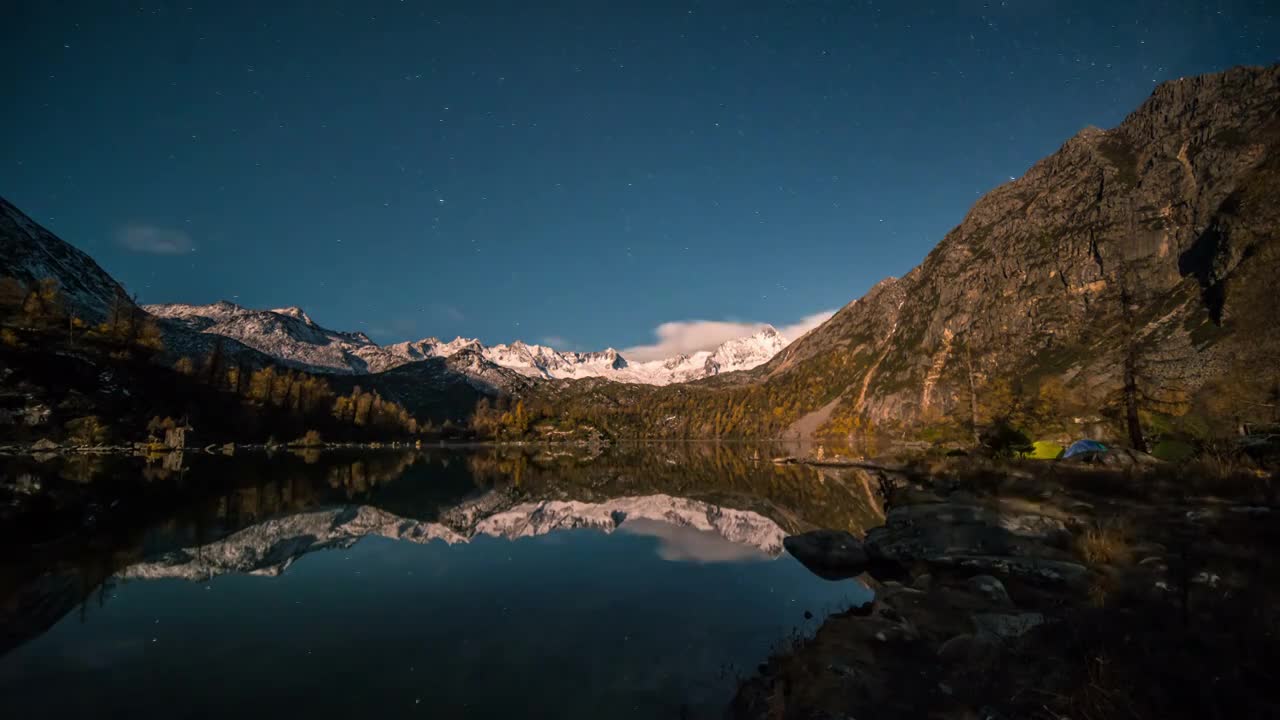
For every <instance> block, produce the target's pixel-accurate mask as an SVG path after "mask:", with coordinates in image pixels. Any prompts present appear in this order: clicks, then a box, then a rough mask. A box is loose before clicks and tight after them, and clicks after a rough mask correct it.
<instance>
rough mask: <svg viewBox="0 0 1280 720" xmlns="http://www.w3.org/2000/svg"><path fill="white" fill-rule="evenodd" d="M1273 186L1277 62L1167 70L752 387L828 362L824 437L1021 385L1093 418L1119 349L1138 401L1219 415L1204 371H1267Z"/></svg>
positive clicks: (1222, 374)
mask: <svg viewBox="0 0 1280 720" xmlns="http://www.w3.org/2000/svg"><path fill="white" fill-rule="evenodd" d="M1278 190H1280V67H1276V66H1273V67H1270V68H1265V69H1264V68H1236V69H1233V70H1230V71H1227V72H1224V73H1220V74H1215V75H1206V76H1201V77H1193V78H1183V79H1180V80H1175V81H1172V82H1168V83H1165V84H1163V85H1161V86H1159V87H1158V88H1157V89H1156V90H1155V92H1154V93H1153V94H1152V96H1151V98H1150V99H1149V100H1147V101H1146V102H1145V103H1143V105H1142V106H1141V107H1140V108H1138V109H1137V110H1136V111H1135V112H1133V113H1132V114H1131V115H1130V116H1129V117H1128V118H1126V119H1125V120H1124V122H1122V123H1121V124H1120V126H1118V127H1116V128H1113V129H1111V130H1100V129H1098V128H1092V127H1091V128H1086V129H1084V130H1082V131H1080V132H1079V133H1078V134H1077V135H1076V136H1075V137H1073V138H1071V139H1070V140H1068V141H1067V142H1066V143H1065V144H1064V145H1063V146H1062V147H1061V148H1060V149H1059V150H1058V151H1057V152H1055V153H1054V154H1053V155H1051V156H1049V157H1048V158H1045V159H1044V160H1042V161H1040V162H1038V163H1036V164H1035V165H1034V166H1033V167H1032V168H1031V169H1030V170H1028V171H1027V173H1026V174H1025V175H1023V176H1022V177H1021V178H1019V179H1017V180H1015V181H1013V182H1010V183H1007V184H1005V185H1002V186H1000V187H998V188H996V189H995V190H993V191H991V192H990V193H988V194H987V195H986V196H984V197H983V198H982V199H981V200H979V201H978V202H977V203H976V204H975V205H974V207H973V208H972V209H971V210H970V212H969V214H968V215H967V216H966V217H965V218H964V220H963V221H962V222H961V223H960V225H959V226H957V227H956V228H955V229H953V230H952V231H951V232H949V233H948V234H947V235H946V237H944V238H943V239H942V241H941V242H940V243H939V244H938V246H937V247H936V248H935V249H934V250H933V251H932V252H931V253H929V255H928V257H926V258H925V260H924V262H923V263H921V264H920V265H919V266H918V267H916V268H915V269H913V270H912V271H911V272H910V273H908V274H907V275H906V276H905V277H903V278H900V279H889V280H886V281H884V282H883V283H881V284H880V285H879V286H877V287H876V288H874V289H873V290H872V291H871V292H869V293H868V294H867V295H866V296H865V297H864V298H862V299H861V300H858V301H855V302H853V303H850V304H849V305H848V306H846V307H845V308H843V309H842V310H841V311H840V312H839V313H837V314H836V316H835V317H833V318H832V319H831V321H829V322H828V323H826V324H825V325H823V326H822V327H820V328H818V329H817V330H816V331H814V332H813V333H810V334H809V335H808V336H806V337H805V338H804V339H803V340H801V341H800V342H797V343H795V344H794V345H792V346H791V347H788V348H787V349H786V350H784V351H783V352H782V353H780V354H779V356H778V357H776V358H774V359H773V361H772V362H771V363H769V364H768V365H767V366H765V367H764V368H763V369H762V371H761V377H762V380H763V381H764V382H766V383H768V382H772V381H774V380H775V379H777V378H781V377H783V376H785V375H787V374H788V373H795V372H800V373H803V372H805V369H806V367H807V366H809V365H811V364H812V363H813V362H814V361H815V360H820V359H821V358H822V357H823V356H824V355H830V354H833V353H834V354H836V355H838V356H839V357H840V358H841V359H842V360H843V361H844V366H845V372H844V373H843V376H844V377H843V379H842V381H841V382H839V383H837V384H833V385H832V386H831V387H830V390H829V393H828V394H827V397H826V398H823V399H824V400H825V401H827V402H835V403H836V406H835V407H834V408H833V409H831V416H830V419H829V420H828V421H827V422H826V424H825V427H822V428H821V429H825V430H827V431H829V432H831V431H834V432H836V433H840V432H843V431H845V430H846V429H847V428H848V427H849V424H850V423H849V422H848V420H849V419H851V418H856V417H857V418H865V419H866V420H869V421H871V422H873V423H877V424H900V423H912V422H914V423H917V424H928V423H933V422H938V421H941V420H942V419H944V418H946V417H949V416H950V417H955V416H967V415H968V414H969V413H970V412H971V409H972V408H971V406H970V404H969V403H968V402H967V399H968V397H969V396H971V395H976V396H977V397H976V398H975V400H976V403H975V404H976V405H978V406H979V410H978V412H979V413H980V414H983V415H986V416H988V417H989V416H991V415H994V414H996V413H998V412H1000V410H1001V408H998V407H993V406H992V405H994V404H997V403H1000V402H1007V396H1008V395H1009V394H1010V393H1013V394H1014V395H1015V396H1016V395H1017V394H1019V393H1020V394H1021V395H1022V396H1023V397H1024V398H1025V397H1027V396H1028V395H1031V396H1034V395H1035V394H1036V393H1037V392H1038V393H1039V394H1041V395H1044V397H1042V398H1039V399H1042V400H1043V401H1044V404H1046V405H1049V406H1050V412H1062V411H1063V410H1066V409H1068V408H1069V409H1071V410H1074V411H1075V412H1079V413H1086V414H1087V413H1097V412H1098V411H1099V410H1102V411H1104V414H1105V410H1106V408H1107V407H1108V406H1113V405H1114V404H1115V403H1116V402H1118V399H1117V395H1118V394H1119V393H1120V392H1121V390H1122V387H1121V386H1122V385H1123V383H1124V380H1125V378H1124V374H1125V373H1124V368H1125V366H1126V361H1127V359H1131V360H1132V363H1131V364H1132V366H1133V369H1134V372H1133V376H1134V380H1135V381H1136V383H1138V384H1140V385H1141V387H1140V388H1139V393H1140V395H1141V400H1142V402H1143V404H1144V406H1143V412H1144V413H1146V412H1151V413H1163V414H1167V415H1175V416H1176V415H1183V414H1186V413H1188V412H1193V413H1194V412H1199V413H1203V414H1214V412H1222V411H1223V410H1224V408H1217V407H1212V403H1213V398H1206V397H1204V396H1203V395H1205V394H1209V395H1212V394H1216V393H1217V391H1216V390H1215V388H1216V387H1218V385H1219V384H1221V383H1222V382H1229V383H1239V382H1249V381H1250V380H1251V379H1252V380H1257V381H1264V382H1274V381H1275V379H1276V378H1275V367H1276V365H1275V360H1274V358H1275V357H1276V355H1275V351H1276V349H1277V342H1278V341H1280V325H1277V324H1276V323H1275V321H1274V318H1275V317H1276V311H1277V310H1280V306H1278V304H1277V298H1278V297H1280V293H1276V292H1275V290H1274V287H1275V286H1274V284H1273V283H1274V277H1275V271H1276V270H1277V269H1280V263H1278V254H1280V253H1278V250H1277V232H1280V222H1278V220H1280V207H1278V204H1277V202H1276V197H1278V195H1277V191H1278ZM1268 367H1270V368H1271V372H1270V373H1269V375H1270V376H1269V377H1263V376H1262V373H1261V372H1260V371H1263V370H1264V369H1266V368H1268ZM1050 381H1052V382H1050ZM1053 388H1056V389H1053ZM1050 389H1053V390H1052V392H1049V391H1050ZM1254 391H1255V392H1257V393H1258V394H1259V395H1262V394H1263V392H1262V389H1261V388H1255V389H1254ZM1050 395H1052V397H1050ZM1059 395H1063V396H1065V397H1060V396H1059ZM1219 399H1221V398H1219ZM983 405H986V407H981V406H983ZM812 409H813V410H816V408H812ZM842 419H843V420H844V421H845V422H843V423H841V422H840V421H841V420H842Z"/></svg>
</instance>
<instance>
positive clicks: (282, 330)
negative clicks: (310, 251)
mask: <svg viewBox="0 0 1280 720" xmlns="http://www.w3.org/2000/svg"><path fill="white" fill-rule="evenodd" d="M145 309H146V310H147V312H150V313H151V314H153V315H155V316H157V317H161V318H165V319H166V320H169V321H171V322H174V323H178V324H181V325H182V326H183V327H186V328H187V329H189V330H192V331H195V332H201V333H207V334H211V335H221V336H223V337H228V338H233V339H235V340H238V341H240V342H242V343H244V344H245V345H248V346H250V347H252V348H255V349H257V350H259V351H261V352H263V353H266V354H267V355H270V356H272V357H274V358H277V359H278V360H281V361H283V362H285V363H288V364H292V365H294V366H297V367H300V368H303V369H306V370H311V371H315V372H327V373H342V374H355V375H363V374H369V373H380V372H384V371H386V370H390V369H392V368H397V367H400V366H402V365H406V364H409V363H413V362H419V361H422V360H426V359H429V358H452V357H454V356H455V355H458V354H459V353H463V352H470V353H474V354H475V355H477V356H478V357H479V358H480V359H481V360H482V361H483V362H486V363H490V364H492V365H494V366H497V367H501V368H506V369H508V370H512V371H514V372H516V373H518V374H520V375H523V376H525V377H529V378H539V379H556V380H560V379H574V378H604V379H608V380H614V381H617V382H624V383H641V384H646V385H667V384H670V383H677V382H688V381H691V380H697V379H700V378H704V377H710V376H712V375H719V374H721V373H727V372H733V371H736V370H748V369H751V368H754V367H757V366H759V365H761V364H763V363H765V362H767V361H768V360H769V358H771V357H773V356H774V355H775V354H777V353H778V351H780V350H781V349H782V348H784V347H786V344H787V340H786V339H785V338H783V337H782V335H780V334H779V333H778V331H777V330H775V329H774V328H772V327H770V326H765V327H763V328H762V329H761V330H759V331H757V332H756V333H754V334H752V335H748V336H746V337H741V338H735V339H733V340H730V341H728V342H726V343H724V344H723V345H721V346H720V347H718V348H716V349H714V350H706V351H702V352H697V353H693V354H689V355H678V356H675V357H672V358H666V359H662V360H651V361H647V362H631V361H628V360H627V359H626V358H624V357H623V356H622V355H621V354H620V353H619V352H618V351H617V350H614V349H613V348H609V349H606V350H602V351H599V352H573V351H562V350H556V349H555V348H551V347H546V346H544V345H530V344H527V343H523V342H520V341H516V342H513V343H511V344H509V345H508V344H499V345H493V346H491V347H490V346H485V345H483V344H482V343H481V342H480V341H479V340H474V339H468V338H461V337H460V338H454V339H453V340H450V341H448V342H444V341H441V340H439V339H437V338H426V339H424V340H416V341H411V342H402V343H395V344H391V345H378V344H377V343H375V342H373V341H372V340H370V339H369V338H368V336H366V335H364V334H363V333H347V332H339V331H336V330H330V329H328V328H324V327H322V326H320V325H318V324H316V323H315V322H314V321H313V320H312V319H311V318H310V317H309V316H308V315H307V314H306V313H305V312H303V310H302V309H301V308H297V307H291V308H283V309H278V310H252V309H249V308H243V307H240V306H239V305H235V304H233V303H229V302H225V301H222V302H216V303H213V304H211V305H184V304H164V305H147V306H145ZM464 364H467V365H473V364H475V361H474V359H472V360H470V361H468V362H466V363H464ZM479 371H480V372H481V374H490V375H491V374H492V372H491V371H489V370H488V369H486V368H479Z"/></svg>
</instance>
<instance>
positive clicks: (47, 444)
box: [31, 438, 58, 452]
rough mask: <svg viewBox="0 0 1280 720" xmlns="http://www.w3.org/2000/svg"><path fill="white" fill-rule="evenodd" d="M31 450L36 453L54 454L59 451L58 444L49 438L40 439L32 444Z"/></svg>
mask: <svg viewBox="0 0 1280 720" xmlns="http://www.w3.org/2000/svg"><path fill="white" fill-rule="evenodd" d="M31 449H32V450H33V451H35V452H52V451H54V450H57V449H58V443H56V442H54V441H52V440H50V439H49V438H40V439H39V440H37V441H35V442H34V443H32V444H31Z"/></svg>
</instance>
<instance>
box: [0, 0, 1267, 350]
mask: <svg viewBox="0 0 1280 720" xmlns="http://www.w3.org/2000/svg"><path fill="white" fill-rule="evenodd" d="M548 5H550V4H549V3H530V2H523V1H521V2H511V3H491V2H475V1H470V2H461V3H456V4H445V3H421V2H410V1H405V2H401V1H399V0H393V1H390V2H386V1H381V2H373V1H370V2H349V3H348V2H306V3H303V2H296V3H295V2H262V3H250V2H218V3H208V2H201V1H197V0H182V1H180V2H161V3H154V2H147V3H138V2H134V3H129V4H121V3H116V2H110V1H108V0H89V1H87V2H57V1H54V0H38V1H33V2H24V1H19V2H17V3H16V4H15V3H14V2H12V0H10V2H6V3H4V15H5V21H4V22H5V25H6V26H7V30H8V32H6V33H5V42H4V43H3V44H0V63H3V68H4V70H3V71H2V72H0V77H2V78H3V79H2V80H0V87H2V88H3V93H4V97H5V98H6V101H7V102H6V110H5V112H3V113H0V136H3V138H4V141H3V143H0V195H3V196H5V197H7V198H8V199H9V200H11V201H12V202H14V203H15V204H16V205H18V207H20V208H22V209H23V210H25V211H26V212H27V213H28V214H30V215H31V216H32V217H34V218H35V219H36V220H38V221H39V222H41V223H43V224H45V225H46V226H47V227H49V228H50V229H51V230H53V231H54V232H55V233H57V234H58V235H60V236H61V237H62V238H64V239H66V240H68V241H70V242H71V243H73V244H75V245H77V246H78V247H80V248H82V249H84V250H85V251H87V252H89V253H90V254H91V255H93V256H94V257H95V258H96V259H97V260H98V262H99V263H101V264H102V265H103V266H104V267H105V268H106V269H107V270H108V271H109V272H111V273H112V274H114V275H115V276H116V277H117V278H118V279H119V280H121V281H122V282H123V283H124V284H125V285H126V286H127V287H128V288H129V289H130V290H132V291H134V292H136V293H138V295H139V297H140V299H141V300H142V301H144V302H193V303H205V302H211V301H214V300H218V299H222V298H225V299H230V300H234V301H235V302H238V303H240V304H243V305H248V306H251V307H279V306H285V305H300V306H302V307H304V308H305V309H306V310H307V311H308V313H310V315H311V316H312V317H313V318H315V319H316V320H317V321H319V322H320V323H322V324H324V325H327V326H329V327H334V328H339V329H351V330H363V331H365V332H368V333H369V334H370V335H371V336H373V337H374V338H375V339H377V340H379V341H392V340H403V339H416V338H420V337H424V336H428V335H438V336H442V337H448V338H452V337H453V336H454V335H458V334H461V335H465V336H476V337H479V338H481V339H482V340H484V341H485V342H489V343H493V342H502V341H510V340H514V339H516V338H521V339H524V340H526V341H531V342H534V341H548V340H549V341H550V342H552V343H555V344H558V345H560V346H561V347H564V348H577V349H596V348H601V347H604V346H614V347H620V348H625V347H629V346H632V345H638V344H645V343H652V342H654V340H653V338H654V331H655V328H656V327H657V326H658V325H659V324H661V323H664V322H669V321H684V320H717V321H725V320H728V321H741V322H771V323H774V324H776V325H778V326H780V327H781V326H785V325H789V324H791V323H795V322H797V321H799V320H800V319H801V318H803V317H805V316H809V315H811V314H813V313H817V312H819V311H823V310H829V309H834V308H837V307H839V306H841V305H844V304H845V303H847V302H848V301H849V300H851V299H853V298H855V297H857V296H859V295H861V294H862V293H863V292H864V291H866V290H867V288H869V287H870V286H871V285H873V284H874V283H875V282H877V281H878V280H880V279H881V278H883V277H885V276H887V275H900V274H902V273H904V272H905V271H907V270H908V269H910V268H911V267H912V266H914V265H915V264H917V263H918V262H919V261H920V260H921V259H922V258H923V257H924V255H925V254H926V253H927V252H928V251H929V249H930V248H931V247H932V246H933V245H935V244H936V243H937V242H938V241H939V240H940V239H941V238H942V236H943V235H944V234H945V233H946V231H947V230H948V229H950V228H951V227H953V226H954V225H956V224H957V223H959V221H960V220H961V218H962V217H963V216H964V213H965V212H966V210H967V209H968V207H969V206H970V205H971V204H972V203H973V202H974V200H976V199H977V197H978V196H979V195H980V194H981V193H983V192H986V191H987V190H989V189H991V188H992V187H994V186H996V185H998V184H1000V183H1002V182H1006V181H1008V180H1009V179H1010V178H1011V177H1013V176H1017V175H1020V174H1021V173H1023V172H1024V171H1025V170H1026V169H1027V168H1028V167H1029V166H1030V165H1031V164H1032V163H1034V162H1035V161H1036V160H1038V159H1039V158H1041V157H1043V156H1045V155H1047V154H1049V153H1051V152H1053V151H1054V150H1055V149H1056V148H1057V147H1058V146H1059V145H1061V143H1062V142H1063V141H1064V140H1066V139H1067V138H1068V137H1070V136H1071V135H1073V134H1074V133H1075V132H1077V131H1078V130H1080V129H1081V128H1082V127H1084V126H1086V125H1098V126H1102V127H1110V126H1113V125H1115V124H1117V123H1118V122H1119V121H1120V120H1121V119H1122V118H1123V117H1124V115H1125V114H1126V113H1128V112H1129V111H1130V110H1132V109H1133V108H1135V107H1136V106H1137V105H1138V104H1139V103H1140V102H1142V100H1143V99H1144V98H1145V97H1146V96H1147V95H1148V94H1149V93H1150V92H1151V90H1152V87H1153V86H1154V84H1155V83H1156V82H1159V81H1163V80H1167V79H1172V78H1176V77H1180V76H1184V75H1191V74H1197V73H1204V72H1213V71H1218V70H1222V69H1225V68H1227V67H1230V66H1232V65H1237V64H1269V63H1273V62H1276V61H1277V59H1280V21H1278V19H1277V14H1278V13H1280V3H1277V2H1259V1H1253V2H1170V3H1164V2H1161V3H1146V2H1143V3H1131V2H1115V1H1114V0H1109V1H1107V2H1061V3H1058V2H1043V1H1041V2H1014V1H1013V0H1010V1H1009V2H999V1H998V0H997V1H992V2H948V3H939V5H940V6H943V7H945V8H947V9H936V10H935V9H930V8H928V7H927V6H925V5H923V4H921V5H915V4H911V3H898V2H884V3H881V2H852V3H817V2H814V3H808V2H805V3H784V2H771V3H723V4H721V3H700V2H686V3H682V4H671V3H664V2H646V3H636V4H634V6H633V7H631V8H630V9H626V8H623V7H622V5H623V4H622V3H612V2H590V3H581V4H576V5H575V4H570V3H564V4H557V5H558V6H559V7H558V9H554V10H550V9H546V6H548ZM535 6H539V7H535ZM907 6H911V7H907ZM744 7H752V8H756V9H754V10H750V11H746V10H743V9H742V8H744ZM700 327H701V326H697V325H694V326H686V327H685V328H684V329H685V330H687V331H688V333H691V336H692V337H695V338H697V337H699V335H698V333H699V332H700V330H699V328H700Z"/></svg>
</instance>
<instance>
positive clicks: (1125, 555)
mask: <svg viewBox="0 0 1280 720" xmlns="http://www.w3.org/2000/svg"><path fill="white" fill-rule="evenodd" d="M1129 536H1130V532H1129V526H1128V524H1126V523H1125V521H1124V520H1122V519H1119V518H1113V519H1110V520H1105V521H1101V522H1099V523H1098V524H1096V525H1094V526H1093V527H1091V528H1088V529H1086V530H1085V531H1084V533H1083V534H1081V535H1080V537H1079V538H1077V540H1076V552H1078V553H1079V554H1080V557H1081V558H1083V559H1084V561H1085V562H1086V563H1088V564H1090V565H1127V564H1129V563H1130V562H1131V561H1132V560H1133V546H1132V543H1131V541H1130V539H1129Z"/></svg>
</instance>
